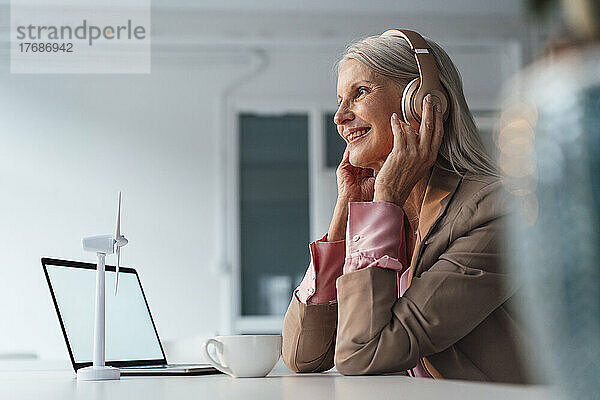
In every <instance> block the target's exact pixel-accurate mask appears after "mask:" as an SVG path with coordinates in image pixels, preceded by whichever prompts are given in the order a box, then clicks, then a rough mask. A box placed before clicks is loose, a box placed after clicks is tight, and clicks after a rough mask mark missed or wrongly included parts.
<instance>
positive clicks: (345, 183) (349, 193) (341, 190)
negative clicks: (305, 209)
mask: <svg viewBox="0 0 600 400" xmlns="http://www.w3.org/2000/svg"><path fill="white" fill-rule="evenodd" d="M335 175H336V178H337V186H338V197H337V202H336V203H335V209H334V210H333V217H332V218H331V224H330V225H329V231H328V232H327V241H329V242H334V241H336V240H342V239H344V238H345V237H346V223H347V220H348V202H351V201H373V195H374V193H375V178H374V177H373V170H372V169H368V168H359V167H355V166H353V165H352V164H350V152H349V151H348V147H346V151H344V157H343V158H342V161H341V162H340V165H339V166H338V168H337V171H336V173H335Z"/></svg>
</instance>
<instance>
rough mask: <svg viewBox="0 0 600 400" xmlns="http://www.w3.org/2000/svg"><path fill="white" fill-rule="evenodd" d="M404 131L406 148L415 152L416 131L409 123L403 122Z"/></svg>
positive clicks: (416, 146)
mask: <svg viewBox="0 0 600 400" xmlns="http://www.w3.org/2000/svg"><path fill="white" fill-rule="evenodd" d="M403 127H404V133H405V135H406V149H407V150H408V151H409V152H412V153H414V154H416V152H417V148H418V144H417V132H416V131H415V130H414V128H413V127H412V126H410V124H404V125H403Z"/></svg>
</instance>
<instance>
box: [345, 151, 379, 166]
mask: <svg viewBox="0 0 600 400" xmlns="http://www.w3.org/2000/svg"><path fill="white" fill-rule="evenodd" d="M348 161H350V164H351V165H352V166H354V167H358V168H370V169H377V166H379V165H380V164H381V163H380V162H378V161H377V160H374V159H373V158H372V157H366V156H365V155H364V154H361V153H358V152H357V153H352V151H350V158H349V159H348Z"/></svg>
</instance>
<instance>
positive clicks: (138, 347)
mask: <svg viewBox="0 0 600 400" xmlns="http://www.w3.org/2000/svg"><path fill="white" fill-rule="evenodd" d="M42 268H43V269H44V274H45V275H46V281H47V282H48V288H49V289H50V294H51V296H52V300H53V302H54V307H55V308H56V314H57V315H58V320H59V322H60V327H61V329H62V333H63V336H64V338H65V343H66V344H67V349H68V350H69V356H70V358H71V363H72V364H73V369H74V370H75V372H77V370H78V369H79V368H83V367H88V366H90V365H92V351H93V342H94V307H95V306H94V302H95V293H96V265H95V264H90V263H85V262H79V261H68V260H58V259H52V258H42ZM115 275H116V273H115V267H114V266H110V265H107V266H106V317H105V318H106V322H105V326H106V365H110V366H112V367H116V368H119V370H120V371H121V375H125V376H127V375H129V376H131V375H138V376H139V375H171V376H172V375H205V374H217V373H220V372H219V371H217V370H216V369H215V368H214V367H213V366H211V365H209V364H193V365H192V364H168V363H167V358H166V356H165V352H164V350H163V346H162V343H161V341H160V338H159V336H158V331H157V330H156V325H155V324H154V320H153V319H152V314H151V313H150V307H149V306H148V301H147V300H146V296H145V295H144V290H143V289H142V282H141V281H140V278H139V276H138V274H137V272H136V270H135V269H133V268H126V267H121V268H120V269H119V291H118V293H117V295H116V296H115V295H114V292H113V291H112V290H111V288H112V285H111V284H109V282H112V283H114V281H115Z"/></svg>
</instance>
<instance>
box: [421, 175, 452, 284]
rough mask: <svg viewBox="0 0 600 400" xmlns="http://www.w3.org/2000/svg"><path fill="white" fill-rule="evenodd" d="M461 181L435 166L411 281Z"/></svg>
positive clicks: (430, 178)
mask: <svg viewBox="0 0 600 400" xmlns="http://www.w3.org/2000/svg"><path fill="white" fill-rule="evenodd" d="M461 180H462V177H461V176H460V175H458V174H456V173H454V172H451V171H447V170H445V169H442V168H440V167H438V166H437V164H436V165H434V166H433V170H432V171H431V175H430V176H429V181H428V182H427V188H426V189H425V196H424V197H423V203H422V204H421V212H420V214H419V226H418V228H417V229H418V230H419V236H420V238H421V240H420V242H419V246H418V248H417V249H415V251H414V252H413V258H412V260H411V266H410V268H411V271H410V272H411V273H410V274H409V276H410V278H411V279H412V275H413V273H414V272H415V271H414V270H415V268H416V266H417V265H418V263H419V261H420V258H421V254H422V252H423V247H424V245H425V243H426V242H427V239H428V237H429V235H430V233H431V231H432V229H433V227H434V226H435V225H436V224H437V222H438V221H439V220H440V219H441V218H442V217H443V216H444V215H445V214H446V210H447V208H448V204H450V200H451V199H452V195H453V194H454V192H455V191H456V188H458V185H459V184H460V182H461ZM409 283H410V282H409Z"/></svg>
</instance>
